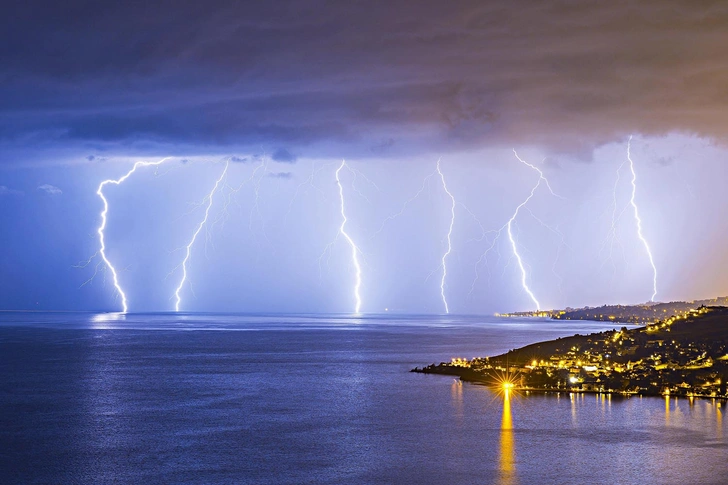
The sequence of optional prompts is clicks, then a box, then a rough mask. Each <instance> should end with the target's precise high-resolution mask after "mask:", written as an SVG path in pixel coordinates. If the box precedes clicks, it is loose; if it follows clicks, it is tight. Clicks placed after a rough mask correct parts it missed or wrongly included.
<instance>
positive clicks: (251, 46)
mask: <svg viewBox="0 0 728 485" xmlns="http://www.w3.org/2000/svg"><path fill="white" fill-rule="evenodd" d="M726 22H728V6H727V5H726V4H725V2H719V1H715V2H712V1H706V2H700V4H699V8H698V4H696V3H695V2H690V1H678V0H659V1H657V0H646V1H643V2H628V1H615V2H598V3H597V2H577V1H573V0H556V1H552V2H530V1H525V0H516V1H492V2H480V1H477V2H476V1H466V2H458V3H457V4H451V3H450V4H447V3H446V2H440V1H434V0H433V1H417V2H415V1H402V0H394V1H392V2H386V3H381V4H378V5H372V4H366V5H365V4H363V3H355V2H326V1H318V2H315V1H314V2H305V4H304V3H302V2H294V1H283V2H266V3H264V2H258V3H250V2H246V4H245V5H242V4H240V3H239V2H232V1H218V2H205V3H204V4H200V3H199V2H192V1H175V2H156V3H155V5H153V6H150V5H148V4H147V3H145V2H116V3H114V2H103V3H89V2H85V1H79V0H72V1H70V2H64V3H63V4H56V3H53V2H33V1H30V2H26V3H24V4H22V5H21V4H17V5H16V6H14V7H12V8H11V9H10V11H9V13H8V14H7V15H4V17H3V19H2V20H0V41H1V42H0V56H1V57H2V58H3V63H2V66H0V78H1V79H3V85H4V89H3V90H2V92H1V93H0V105H2V106H3V108H2V111H0V143H2V145H3V146H5V147H6V148H13V149H17V150H21V151H22V150H23V149H24V148H28V147H33V148H34V149H35V150H38V149H41V150H42V149H44V148H47V149H56V148H57V147H58V146H63V147H66V146H71V147H74V146H83V147H84V148H85V149H87V150H88V149H95V150H101V151H103V150H111V149H114V150H122V151H128V152H150V151H154V150H168V149H169V147H175V149H176V150H178V151H179V152H180V153H191V152H199V153H209V152H211V151H220V152H223V151H225V150H229V149H230V148H231V147H256V148H257V147H261V146H263V147H264V149H265V150H270V151H271V152H272V153H274V158H276V159H277V160H278V161H295V159H296V155H299V156H300V155H307V156H308V155H315V154H329V155H337V156H338V155H341V156H395V155H402V154H409V153H413V152H421V151H432V150H435V151H445V150H461V149H470V148H473V147H479V146H484V145H492V144H512V143H518V144H523V143H533V144H536V145H541V146H543V147H545V148H548V149H551V150H554V151H570V152H580V153H582V152H583V153H587V152H590V150H591V149H592V148H593V147H594V146H596V145H598V144H600V143H603V142H605V141H608V140H614V139H617V138H622V137H624V136H626V135H627V134H629V133H632V132H639V133H642V134H647V135H654V134H663V133H667V132H672V131H679V132H688V133H695V134H698V135H701V136H706V137H712V138H715V139H718V140H721V141H722V140H724V139H725V138H726V136H727V135H728V124H726V122H725V119H724V113H725V112H726V111H727V110H728V96H726V95H725V86H726V85H727V84H728V71H726V70H725V68H724V66H726V65H728V51H727V50H726V49H725V46H726V45H728V30H727V29H725V25H726ZM87 153H88V151H86V152H85V154H87ZM85 154H84V156H85ZM293 154H296V155H293ZM14 159H15V158H13V160H14ZM13 160H11V159H9V158H3V159H0V163H12V161H13Z"/></svg>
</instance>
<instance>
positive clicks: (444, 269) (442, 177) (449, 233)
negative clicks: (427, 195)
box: [437, 160, 455, 313]
mask: <svg viewBox="0 0 728 485" xmlns="http://www.w3.org/2000/svg"><path fill="white" fill-rule="evenodd" d="M437 173H438V174H440V180H442V188H443V189H445V193H446V194H447V195H448V197H450V201H451V202H452V205H451V206H450V227H449V229H448V231H447V251H445V254H443V255H442V263H441V264H442V279H441V280H440V296H441V297H442V303H443V305H445V313H450V307H449V305H448V304H447V298H446V297H445V279H446V278H447V264H446V262H447V257H448V256H449V255H450V253H451V252H452V240H451V237H452V228H453V226H454V225H455V197H453V195H452V194H451V193H450V191H449V190H448V189H447V184H446V183H445V175H443V173H442V170H440V160H438V161H437Z"/></svg>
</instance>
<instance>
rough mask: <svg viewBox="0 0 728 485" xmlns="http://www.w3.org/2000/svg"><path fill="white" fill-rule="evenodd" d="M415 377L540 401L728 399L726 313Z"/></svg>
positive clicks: (449, 365)
mask: <svg viewBox="0 0 728 485" xmlns="http://www.w3.org/2000/svg"><path fill="white" fill-rule="evenodd" d="M412 372H416V373H422V374H439V375H448V376H456V377H459V378H460V379H461V380H463V381H467V382H472V383H477V384H484V385H487V386H493V387H495V388H501V389H511V390H516V391H520V392H534V393H586V394H604V395H619V396H628V397H629V396H650V397H653V396H654V397H656V396H669V397H680V398H688V399H690V398H701V399H720V400H726V399H728V389H727V386H726V384H727V383H728V307H700V308H698V309H694V310H691V311H690V312H688V313H687V314H679V315H677V316H671V317H669V318H666V319H664V320H661V321H659V322H657V323H654V324H650V325H647V326H643V327H638V328H632V329H628V328H626V327H622V328H621V329H620V330H616V329H615V330H611V331H607V332H599V333H592V334H589V335H579V334H576V335H574V336H571V337H564V338H558V339H556V340H550V341H544V342H538V343H535V344H531V345H528V346H526V347H523V348H520V349H514V350H511V351H509V352H507V353H505V354H502V355H497V356H493V357H481V358H475V359H472V360H466V359H452V360H451V362H442V363H440V364H430V365H428V366H425V367H422V368H420V367H416V368H414V369H412Z"/></svg>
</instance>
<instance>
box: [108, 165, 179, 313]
mask: <svg viewBox="0 0 728 485" xmlns="http://www.w3.org/2000/svg"><path fill="white" fill-rule="evenodd" d="M169 158H170V157H167V158H163V159H161V160H159V161H157V162H136V163H135V164H134V166H133V167H132V168H131V170H129V171H128V172H127V173H126V174H124V175H123V176H122V177H120V178H118V179H106V180H104V181H102V182H101V183H100V184H99V188H98V189H97V190H96V195H98V196H99V197H101V200H102V202H103V203H104V208H103V210H102V211H101V214H100V216H101V225H99V228H98V229H97V230H96V232H97V234H98V235H99V244H100V248H99V252H98V254H100V255H101V259H102V260H103V261H104V263H105V264H106V267H107V268H108V269H109V270H110V271H111V276H112V279H113V282H114V287H115V288H116V292H117V293H118V294H119V296H121V305H122V311H123V313H127V312H128V310H129V306H128V304H127V301H126V294H125V293H124V290H123V289H122V288H121V285H120V284H119V275H118V274H117V272H116V268H114V265H113V264H111V261H109V258H108V257H107V256H106V238H105V235H104V230H105V229H106V215H107V213H108V212H109V201H108V200H106V197H105V196H104V187H105V186H106V185H108V184H113V185H121V184H122V183H124V181H125V180H126V179H128V178H129V177H130V176H131V175H132V174H133V173H134V172H136V169H137V168H139V167H149V166H158V165H161V164H163V163H164V162H166V161H167V160H169Z"/></svg>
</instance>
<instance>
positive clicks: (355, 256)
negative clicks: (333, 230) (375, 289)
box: [336, 160, 361, 313]
mask: <svg viewBox="0 0 728 485" xmlns="http://www.w3.org/2000/svg"><path fill="white" fill-rule="evenodd" d="M344 167H347V168H348V166H347V165H346V161H345V160H342V161H341V165H340V166H339V168H338V169H336V185H338V187H339V201H340V204H341V205H340V208H341V226H339V233H340V234H341V235H342V236H344V238H346V240H347V241H348V243H349V246H351V260H352V263H353V264H354V268H355V270H356V279H355V283H354V299H355V300H356V305H355V307H354V313H359V311H360V310H361V295H360V294H359V290H360V288H361V265H360V264H359V247H358V246H357V245H356V243H355V242H354V240H353V239H352V238H351V236H350V235H349V234H348V233H347V232H346V223H347V222H348V219H347V218H346V210H345V208H344V187H343V186H342V185H341V178H340V177H339V174H340V173H341V171H342V170H343V169H344Z"/></svg>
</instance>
